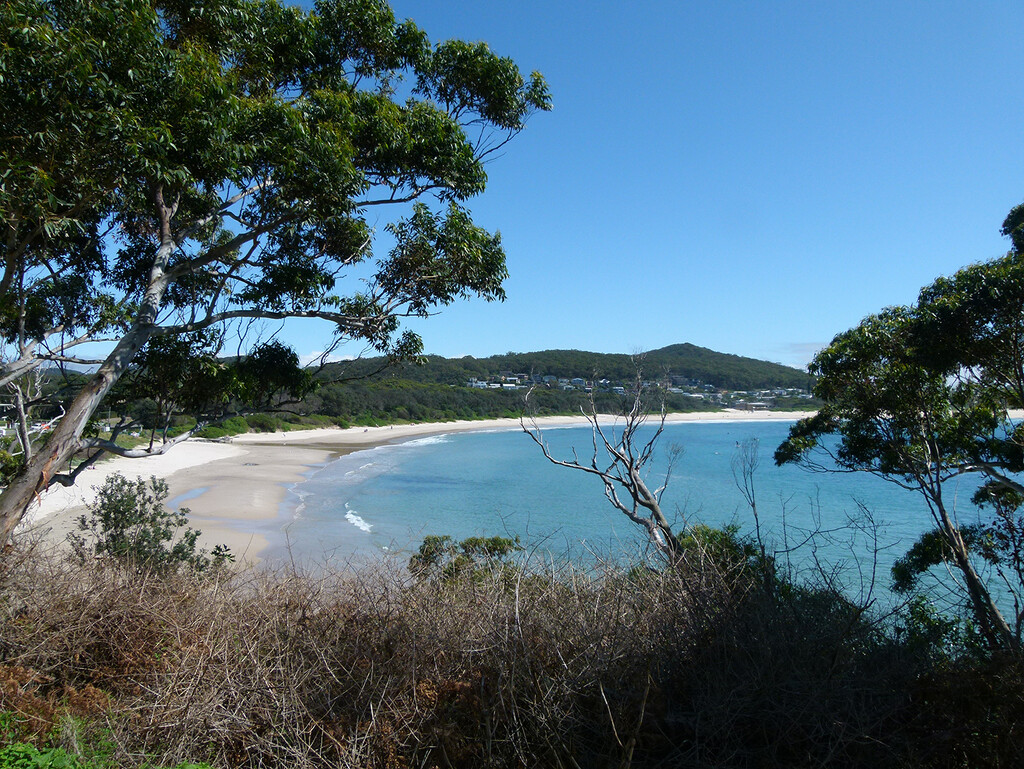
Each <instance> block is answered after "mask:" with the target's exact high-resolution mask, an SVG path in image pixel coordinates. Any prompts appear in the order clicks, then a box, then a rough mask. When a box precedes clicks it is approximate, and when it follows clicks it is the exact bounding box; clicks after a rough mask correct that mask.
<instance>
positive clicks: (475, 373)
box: [324, 344, 810, 390]
mask: <svg viewBox="0 0 1024 769" xmlns="http://www.w3.org/2000/svg"><path fill="white" fill-rule="evenodd" d="M643 357H644V366H645V370H646V371H647V373H648V374H649V375H650V376H651V377H652V378H654V379H659V378H661V377H664V376H668V375H672V376H677V377H683V378H686V379H690V380H693V381H700V382H702V383H704V384H708V385H712V386H714V387H719V388H726V389H732V390H747V389H756V388H762V387H795V388H801V389H804V388H807V387H808V386H809V384H810V377H808V375H807V374H806V373H804V372H802V371H798V370H796V369H793V368H789V367H787V366H780V365H778V364H776V363H768V362H766V361H760V360H755V359H753V358H743V357H740V356H738V355H727V354H725V353H719V352H715V351H713V350H709V349H706V348H704V347H697V346H695V345H692V344H678V345H672V346H670V347H663V348H661V349H658V350H651V351H649V352H646V353H643ZM382 363H383V361H381V360H380V359H375V358H365V359H362V360H356V361H348V362H342V363H332V364H329V365H328V366H327V367H326V368H325V371H324V377H325V378H326V379H333V378H339V377H340V378H346V377H352V378H354V377H367V376H370V375H372V374H373V372H377V371H379V370H380V369H381V368H382ZM506 371H511V372H514V373H525V374H538V375H542V376H548V375H550V376H556V377H565V378H570V379H571V378H572V377H583V378H585V379H593V378H595V377H597V378H605V379H609V380H611V381H621V382H630V381H632V379H633V378H634V376H635V373H636V371H635V363H634V358H633V356H630V355H620V354H605V353H594V352H583V351H581V350H543V351H540V352H527V353H511V352H510V353H507V354H505V355H492V356H490V357H487V358H474V357H472V356H466V357H464V358H442V357H440V356H438V355H427V356H424V357H423V358H422V360H421V365H417V364H416V363H413V362H405V363H401V364H399V365H398V366H396V367H395V368H394V369H393V370H388V371H387V372H386V373H385V374H382V375H378V376H393V377H395V378H397V379H405V380H409V381H413V382H421V383H426V384H442V385H457V386H458V385H465V384H466V382H468V381H469V380H470V378H474V377H475V378H477V379H486V378H489V377H494V376H498V375H499V374H501V373H502V372H506Z"/></svg>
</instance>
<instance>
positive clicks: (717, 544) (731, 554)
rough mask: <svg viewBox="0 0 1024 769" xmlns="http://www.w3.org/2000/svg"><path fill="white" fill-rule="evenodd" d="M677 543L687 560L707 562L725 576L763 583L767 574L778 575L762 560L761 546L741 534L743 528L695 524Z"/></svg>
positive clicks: (681, 535)
mask: <svg viewBox="0 0 1024 769" xmlns="http://www.w3.org/2000/svg"><path fill="white" fill-rule="evenodd" d="M676 540H677V542H678V544H679V551H680V552H681V553H682V554H683V557H684V558H688V557H689V556H690V555H694V556H697V557H698V558H699V559H703V558H706V559H708V560H709V561H710V562H711V563H712V564H714V565H715V567H716V568H717V569H719V570H720V571H721V572H722V573H723V574H726V575H731V576H732V577H734V578H755V579H761V578H762V577H763V575H764V574H765V573H766V572H767V573H770V574H774V568H773V565H772V564H771V563H770V560H769V559H767V558H764V557H762V555H761V551H760V549H759V548H758V546H757V544H756V543H755V542H754V541H753V540H751V539H750V537H747V536H742V535H741V534H740V527H739V524H735V523H730V524H726V525H725V526H722V527H721V528H716V527H713V526H708V525H707V524H703V523H697V524H693V525H691V526H686V527H685V528H684V529H683V530H682V531H680V532H679V533H678V534H676Z"/></svg>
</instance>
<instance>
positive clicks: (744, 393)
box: [465, 371, 813, 411]
mask: <svg viewBox="0 0 1024 769" xmlns="http://www.w3.org/2000/svg"><path fill="white" fill-rule="evenodd" d="M465 386H466V387H469V388H471V389H475V390H529V389H530V388H544V389H548V390H563V391H568V392H573V391H575V392H583V393H587V394H592V393H599V392H605V393H612V394H614V395H626V394H627V393H628V392H630V388H631V387H632V386H633V383H627V382H622V381H613V380H610V379H585V378H583V377H572V378H569V377H557V376H552V375H543V374H523V373H514V372H512V371H503V372H501V373H499V374H497V375H495V376H492V377H489V378H478V377H470V378H469V381H467V382H466V385H465ZM640 386H641V387H642V388H644V389H647V388H660V389H661V390H663V391H664V392H668V393H672V394H674V395H679V396H682V397H685V398H692V399H693V400H694V401H695V402H699V403H700V404H701V405H702V406H704V407H710V408H732V409H740V410H743V411H767V410H769V409H771V408H773V407H774V406H775V405H776V404H777V402H778V401H779V400H780V399H787V400H792V399H798V400H807V401H810V400H812V399H813V396H812V395H811V393H810V392H808V391H807V390H804V389H801V388H799V387H775V388H766V389H758V390H728V389H724V388H719V387H715V386H714V385H710V384H705V383H704V382H702V381H700V380H696V379H690V378H688V377H683V376H666V377H664V378H662V379H658V380H648V379H644V380H641V382H640Z"/></svg>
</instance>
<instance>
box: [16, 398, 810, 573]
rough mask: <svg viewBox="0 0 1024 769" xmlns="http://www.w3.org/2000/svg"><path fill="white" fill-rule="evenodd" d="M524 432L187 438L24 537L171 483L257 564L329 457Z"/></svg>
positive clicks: (49, 502) (175, 497)
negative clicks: (298, 487) (294, 492)
mask: <svg viewBox="0 0 1024 769" xmlns="http://www.w3.org/2000/svg"><path fill="white" fill-rule="evenodd" d="M812 413H813V412H794V411H738V410H733V409H727V410H724V411H707V412H704V411H702V412H689V413H685V414H668V415H667V416H666V422H672V423H676V422H727V421H733V422H741V421H743V422H745V421H791V420H795V419H800V418H802V417H806V416H809V415H810V414H812ZM609 419H610V418H609ZM535 421H536V424H537V425H538V426H539V427H540V428H541V429H543V428H545V427H565V426H572V425H586V424H587V421H586V419H585V418H584V417H583V416H576V417H566V416H558V417H538V418H537V419H536V420H535ZM527 424H530V423H529V422H527ZM519 429H521V426H520V422H519V420H518V419H488V420H473V421H469V420H461V421H455V422H432V423H423V424H407V425H384V426H381V427H350V428H346V429H341V428H320V429H313V430H293V431H289V432H275V433H246V434H244V435H237V436H234V437H233V438H231V439H229V440H227V441H205V440H201V439H191V440H187V441H183V442H182V443H181V444H180V445H178V446H175V447H174V448H172V449H171V450H170V451H168V452H167V453H166V454H161V455H158V456H154V457H146V458H142V459H126V458H124V457H112V458H111V459H109V460H105V461H102V462H98V463H97V464H96V465H95V466H94V467H92V468H90V469H89V470H86V471H85V472H84V473H83V474H82V476H80V478H79V480H78V483H76V484H75V486H73V487H70V488H65V487H63V486H57V487H54V488H51V489H49V490H48V491H47V492H46V493H45V494H43V495H41V496H40V498H39V499H38V500H37V501H36V502H35V503H34V504H33V506H32V507H31V508H30V509H29V512H28V514H27V515H26V518H25V520H24V521H23V522H22V524H21V526H20V527H19V529H18V536H19V537H20V536H29V537H38V538H40V539H41V540H42V543H43V544H44V545H47V546H53V547H60V546H62V545H63V543H64V542H65V540H66V538H67V534H68V533H69V532H71V531H74V530H75V528H76V522H77V520H78V518H79V516H81V515H82V514H83V513H85V512H86V511H87V507H86V506H87V505H88V504H90V503H91V502H92V501H94V500H95V499H96V489H97V487H100V486H102V485H103V484H104V482H105V481H106V479H107V477H109V476H110V475H113V474H114V473H120V474H122V475H124V476H125V477H127V478H136V477H140V476H141V477H143V478H149V477H150V476H156V477H158V478H163V479H165V480H166V481H167V485H168V489H169V495H168V499H167V504H168V507H173V508H175V509H176V508H178V507H186V508H188V509H189V511H190V512H189V525H190V526H191V527H192V528H195V529H199V530H201V531H202V536H201V537H200V540H199V541H200V546H201V547H204V548H205V549H207V550H212V549H213V547H214V546H215V545H217V544H226V545H227V546H228V547H230V548H231V551H232V553H234V554H235V557H236V558H237V559H238V560H239V561H248V562H255V561H258V560H259V555H260V552H261V551H262V550H263V549H264V548H265V547H267V545H268V543H269V540H268V537H267V534H269V533H272V532H273V531H274V530H276V529H279V528H280V527H281V526H282V525H283V523H284V522H285V521H286V520H287V516H286V515H284V516H283V514H284V513H286V511H284V510H282V507H283V505H284V504H285V502H286V499H287V495H288V489H289V488H290V487H291V486H293V485H295V484H297V483H300V482H301V481H302V480H304V478H305V477H306V476H307V474H308V473H310V472H312V471H313V470H315V469H316V468H318V467H322V466H323V465H325V464H326V463H328V462H330V461H331V460H332V459H333V458H335V457H338V456H341V455H344V454H349V453H351V452H353V451H359V450H360V449H367V448H373V447H374V446H380V445H384V444H388V443H400V442H402V441H406V440H412V439H414V438H420V437H426V436H429V435H442V434H446V433H454V432H467V431H473V430H519Z"/></svg>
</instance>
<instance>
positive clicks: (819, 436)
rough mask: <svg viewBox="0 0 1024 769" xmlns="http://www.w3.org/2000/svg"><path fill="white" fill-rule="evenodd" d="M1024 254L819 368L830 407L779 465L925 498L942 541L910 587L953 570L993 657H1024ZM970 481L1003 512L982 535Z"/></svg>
mask: <svg viewBox="0 0 1024 769" xmlns="http://www.w3.org/2000/svg"><path fill="white" fill-rule="evenodd" d="M1015 210H1016V209H1015ZM1012 217H1013V214H1012V213H1011V217H1008V219H1007V224H1006V225H1004V233H1005V234H1012V230H1011V224H1012V223H1011V218H1012ZM1021 245H1024V244H1018V242H1017V239H1016V238H1015V239H1014V248H1013V250H1011V251H1010V253H1008V254H1007V255H1006V256H1004V257H1002V258H1000V259H996V260H993V261H989V262H985V263H981V264H975V265H971V266H968V267H966V268H964V269H962V270H960V271H959V272H957V273H956V274H955V275H953V276H951V277H948V278H945V277H943V278H939V279H938V280H936V281H935V282H934V283H932V284H931V285H930V286H927V287H925V288H924V289H923V290H922V291H921V293H920V296H919V297H918V301H917V303H916V304H915V305H913V306H911V307H895V308H888V309H886V310H884V311H882V312H880V313H878V314H876V315H872V316H870V317H868V318H866V319H865V320H864V321H862V322H861V323H860V325H858V326H857V327H856V328H853V329H851V330H849V331H846V332H844V333H842V334H840V335H838V336H837V337H836V338H835V339H834V340H833V341H832V343H831V344H830V345H829V346H828V347H827V348H825V349H824V350H822V351H821V352H820V353H818V355H817V356H816V357H815V359H814V361H813V362H812V364H811V367H810V369H811V373H812V374H814V375H815V376H816V377H817V381H816V385H815V394H816V395H817V396H818V397H819V398H821V399H822V400H823V401H824V403H825V405H824V406H823V407H822V409H821V410H820V411H819V412H818V413H817V414H816V415H815V416H813V417H810V418H808V419H804V420H802V421H800V422H799V423H797V424H796V425H794V427H793V428H792V429H791V430H790V434H789V437H788V439H787V440H786V441H785V442H784V443H783V444H782V445H781V446H780V447H779V448H778V450H777V451H776V453H775V459H776V462H777V463H779V464H782V463H785V462H800V463H803V464H805V465H808V466H812V467H815V468H817V469H825V470H828V469H832V470H834V469H839V470H850V471H866V472H870V473H873V474H875V475H878V476H880V477H882V478H885V479H887V480H889V481H891V482H893V483H895V484H897V485H899V486H902V487H903V488H906V489H910V490H913V491H915V492H917V493H919V494H920V495H921V496H922V498H923V500H924V502H925V505H926V508H927V511H928V513H929V515H930V517H931V519H932V522H933V524H934V530H933V531H930V532H928V533H926V535H925V536H924V537H922V540H921V543H918V545H915V548H916V550H913V552H912V556H908V558H907V559H904V560H903V561H902V562H901V568H902V569H903V572H904V574H903V575H902V576H903V578H902V579H901V580H899V581H900V582H903V583H907V579H906V573H905V572H906V570H907V568H908V567H909V566H910V565H911V564H916V566H915V568H917V569H924V568H927V567H928V566H929V565H934V564H935V563H936V562H937V561H940V560H942V561H946V562H947V563H950V564H952V565H953V566H954V568H955V572H956V573H959V574H960V575H961V577H962V580H963V585H964V587H965V588H966V593H967V597H968V601H969V605H970V607H971V610H972V612H973V615H974V618H975V620H976V624H977V627H978V629H979V631H980V632H981V633H982V635H983V637H984V638H985V640H986V642H987V644H988V645H989V646H990V647H992V648H1020V643H1021V633H1022V629H1024V569H1022V568H1021V567H1022V563H1024V561H1022V556H1024V552H1021V549H1020V544H1021V543H1022V542H1024V540H1022V538H1021V537H1019V536H1017V534H1018V533H1019V532H1020V531H1021V530H1022V525H1024V519H1022V518H1021V515H1020V502H1021V501H1024V482H1022V481H1024V478H1022V473H1024V426H1022V423H1021V422H1020V421H1019V419H1017V418H1015V417H1016V416H1019V412H1017V410H1019V409H1021V408H1024V253H1022V252H1021V250H1020V246H1021ZM828 436H834V438H831V439H830V438H829V437H828ZM822 453H824V455H825V457H826V458H825V461H822ZM966 475H973V476H975V477H977V478H979V484H980V489H979V491H978V492H977V493H976V494H975V495H974V498H973V502H974V503H975V504H978V505H980V506H984V507H986V508H991V509H993V510H994V512H995V515H994V516H992V518H991V520H989V521H988V522H986V523H984V524H983V525H981V526H980V527H979V526H970V527H967V526H961V524H960V519H959V517H958V514H957V510H956V503H957V496H956V492H957V488H956V486H955V484H956V482H957V481H959V480H960V479H961V478H963V477H964V476H966ZM929 543H930V544H929ZM926 544H928V545H929V546H928V547H925V546H924V545H926ZM925 551H928V553H930V555H929V556H928V557H924V553H925ZM979 558H983V559H985V560H987V561H988V562H989V563H990V564H992V565H993V566H995V567H996V571H997V573H998V574H999V576H1000V577H1001V578H1002V580H1003V583H1004V585H1005V587H1007V588H1008V589H1009V593H1010V595H1012V596H1013V601H1014V616H1013V617H1011V618H1010V619H1009V620H1007V618H1006V617H1005V616H1004V614H1003V613H1002V612H1001V611H1000V609H999V607H998V606H997V603H996V601H994V600H993V598H992V595H991V593H990V590H989V588H988V587H987V585H986V583H985V581H984V580H983V579H982V578H981V576H980V575H979V572H978V566H977V561H978V559H979Z"/></svg>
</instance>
